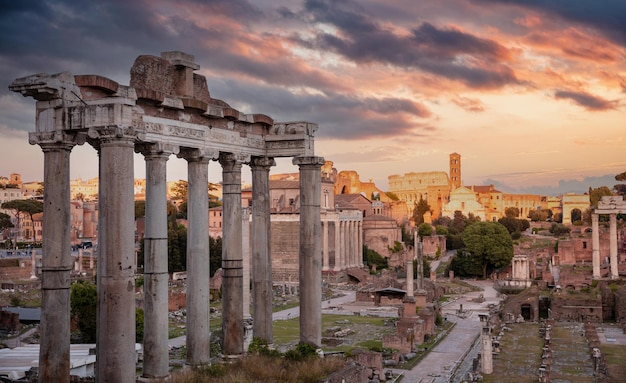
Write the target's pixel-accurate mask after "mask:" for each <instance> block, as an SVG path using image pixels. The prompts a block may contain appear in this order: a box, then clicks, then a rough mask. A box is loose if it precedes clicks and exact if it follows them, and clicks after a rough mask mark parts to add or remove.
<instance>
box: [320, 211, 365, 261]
mask: <svg viewBox="0 0 626 383" xmlns="http://www.w3.org/2000/svg"><path fill="white" fill-rule="evenodd" d="M331 223H334V230H335V232H334V233H332V235H334V239H335V241H334V244H335V260H334V264H333V265H331V263H330V244H329V242H330V241H329V237H330V235H331V225H330V224H331ZM362 248H363V221H361V220H348V219H341V218H339V219H338V220H337V221H334V222H333V221H322V254H323V265H322V270H324V271H330V270H333V271H339V270H345V269H349V268H353V267H362V266H363V256H362V254H363V250H362Z"/></svg>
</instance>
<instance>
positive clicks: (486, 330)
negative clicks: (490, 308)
mask: <svg viewBox="0 0 626 383" xmlns="http://www.w3.org/2000/svg"><path fill="white" fill-rule="evenodd" d="M479 315H480V322H481V324H482V332H481V343H482V349H481V359H480V371H481V372H482V373H483V374H485V375H489V374H492V373H493V355H492V344H491V326H490V325H489V316H488V315H485V314H479Z"/></svg>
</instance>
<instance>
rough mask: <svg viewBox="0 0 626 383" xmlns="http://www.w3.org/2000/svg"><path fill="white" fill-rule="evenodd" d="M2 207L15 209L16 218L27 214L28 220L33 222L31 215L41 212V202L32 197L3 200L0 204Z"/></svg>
mask: <svg viewBox="0 0 626 383" xmlns="http://www.w3.org/2000/svg"><path fill="white" fill-rule="evenodd" d="M0 207H1V208H2V209H7V210H15V218H16V219H17V220H18V227H19V219H20V215H24V214H27V215H28V216H29V217H30V221H31V222H34V220H33V215H35V214H37V213H41V212H42V211H43V203H42V202H41V201H37V200H34V199H14V200H12V201H7V202H3V203H2V205H0ZM32 239H33V240H35V231H34V230H33V231H32Z"/></svg>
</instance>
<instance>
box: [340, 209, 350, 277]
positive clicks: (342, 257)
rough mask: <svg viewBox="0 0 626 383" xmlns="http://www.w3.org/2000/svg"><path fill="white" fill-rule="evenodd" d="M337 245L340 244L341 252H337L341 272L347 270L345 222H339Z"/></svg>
mask: <svg viewBox="0 0 626 383" xmlns="http://www.w3.org/2000/svg"><path fill="white" fill-rule="evenodd" d="M339 243H341V251H340V252H339V265H340V269H341V270H345V269H347V267H346V265H347V262H346V254H347V251H348V248H347V247H346V221H339Z"/></svg>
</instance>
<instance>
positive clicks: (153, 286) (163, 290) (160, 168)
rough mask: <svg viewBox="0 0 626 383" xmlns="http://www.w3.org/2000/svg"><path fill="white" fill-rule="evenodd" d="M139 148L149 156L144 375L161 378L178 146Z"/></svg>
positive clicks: (165, 358) (165, 367)
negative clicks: (171, 163) (171, 179)
mask: <svg viewBox="0 0 626 383" xmlns="http://www.w3.org/2000/svg"><path fill="white" fill-rule="evenodd" d="M136 150H137V151H140V152H141V153H142V154H143V155H144V158H145V160H146V219H145V237H144V296H145V298H144V338H143V349H144V358H143V378H144V379H145V380H149V379H155V380H161V379H164V378H166V377H167V376H168V375H169V349H168V344H167V340H168V336H167V334H168V294H167V286H168V272H167V177H166V164H167V160H168V158H169V156H170V154H172V153H174V152H178V150H177V148H174V147H169V146H166V145H163V144H158V145H157V144H154V145H143V146H141V147H137V149H136Z"/></svg>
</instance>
